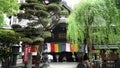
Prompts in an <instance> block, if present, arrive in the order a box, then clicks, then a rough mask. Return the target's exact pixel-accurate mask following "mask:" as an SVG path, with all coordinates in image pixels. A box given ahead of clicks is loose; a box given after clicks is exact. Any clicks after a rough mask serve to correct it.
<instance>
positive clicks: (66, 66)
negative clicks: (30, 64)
mask: <svg viewBox="0 0 120 68" xmlns="http://www.w3.org/2000/svg"><path fill="white" fill-rule="evenodd" d="M77 64H78V63H76V62H62V63H50V67H49V68H76V66H77Z"/></svg>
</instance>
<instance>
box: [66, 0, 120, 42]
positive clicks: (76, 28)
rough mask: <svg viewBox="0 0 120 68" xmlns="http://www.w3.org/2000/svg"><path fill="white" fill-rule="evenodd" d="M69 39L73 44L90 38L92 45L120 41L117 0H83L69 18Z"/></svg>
mask: <svg viewBox="0 0 120 68" xmlns="http://www.w3.org/2000/svg"><path fill="white" fill-rule="evenodd" d="M67 23H68V31H67V37H68V39H69V40H70V41H72V42H81V43H82V44H84V40H85V39H87V38H89V39H90V40H86V41H89V42H90V43H91V44H115V43H116V42H118V41H120V14H119V9H117V8H116V3H115V0H81V1H80V3H79V4H77V5H76V6H75V7H74V10H73V11H72V13H71V14H70V16H69V17H68V18H67Z"/></svg>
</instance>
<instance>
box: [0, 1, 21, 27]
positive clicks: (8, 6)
mask: <svg viewBox="0 0 120 68" xmlns="http://www.w3.org/2000/svg"><path fill="white" fill-rule="evenodd" d="M0 6H1V7H0V26H2V25H3V22H4V15H3V14H6V15H7V16H11V15H14V14H16V13H18V10H19V6H20V4H19V3H18V0H0Z"/></svg>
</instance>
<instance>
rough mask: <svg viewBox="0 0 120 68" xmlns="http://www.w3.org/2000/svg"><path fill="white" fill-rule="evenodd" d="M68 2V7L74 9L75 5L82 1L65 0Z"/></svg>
mask: <svg viewBox="0 0 120 68" xmlns="http://www.w3.org/2000/svg"><path fill="white" fill-rule="evenodd" d="M63 1H66V2H67V5H68V6H70V7H71V8H73V7H74V5H75V4H77V3H79V1H80V0H63Z"/></svg>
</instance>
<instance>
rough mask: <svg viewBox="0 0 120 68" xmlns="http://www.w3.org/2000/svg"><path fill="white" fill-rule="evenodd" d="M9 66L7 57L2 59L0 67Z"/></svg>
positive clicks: (7, 67)
mask: <svg viewBox="0 0 120 68" xmlns="http://www.w3.org/2000/svg"><path fill="white" fill-rule="evenodd" d="M9 66H10V61H9V58H6V59H3V60H2V66H1V68H9Z"/></svg>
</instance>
